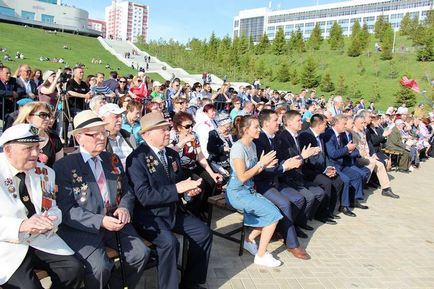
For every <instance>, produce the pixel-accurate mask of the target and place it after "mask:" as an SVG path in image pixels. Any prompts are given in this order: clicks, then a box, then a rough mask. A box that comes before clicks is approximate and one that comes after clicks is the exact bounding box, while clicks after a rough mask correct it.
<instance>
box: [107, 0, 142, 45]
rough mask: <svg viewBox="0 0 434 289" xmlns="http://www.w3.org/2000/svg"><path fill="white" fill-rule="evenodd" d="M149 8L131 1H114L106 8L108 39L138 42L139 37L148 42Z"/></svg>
mask: <svg viewBox="0 0 434 289" xmlns="http://www.w3.org/2000/svg"><path fill="white" fill-rule="evenodd" d="M148 17H149V7H148V6H146V5H143V4H138V3H133V2H130V1H122V0H113V1H112V5H111V6H108V7H106V8H105V21H106V25H107V27H106V29H107V32H106V37H107V38H113V39H121V40H130V41H133V42H136V41H137V39H138V37H139V36H140V37H142V38H143V40H144V41H146V37H147V34H148Z"/></svg>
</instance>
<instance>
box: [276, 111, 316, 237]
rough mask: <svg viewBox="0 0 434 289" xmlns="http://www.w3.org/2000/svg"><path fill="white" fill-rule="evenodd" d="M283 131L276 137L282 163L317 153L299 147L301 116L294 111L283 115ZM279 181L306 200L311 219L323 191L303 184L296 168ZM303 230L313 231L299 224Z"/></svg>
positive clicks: (311, 185)
mask: <svg viewBox="0 0 434 289" xmlns="http://www.w3.org/2000/svg"><path fill="white" fill-rule="evenodd" d="M283 123H284V125H285V129H284V130H283V131H282V132H281V133H280V134H279V135H278V140H277V143H278V144H277V157H278V159H279V161H284V160H287V159H289V158H292V157H297V158H299V159H301V160H302V161H303V160H305V159H307V158H309V157H311V156H313V155H315V154H318V153H319V148H313V147H303V148H301V147H300V144H299V141H298V132H299V131H300V130H301V126H302V122H301V114H300V113H299V112H298V111H296V110H290V111H288V112H286V113H285V114H284V115H283ZM279 181H281V182H282V183H284V184H285V185H286V186H289V187H292V188H294V189H295V190H297V191H298V192H299V193H300V194H301V195H303V197H304V198H305V199H306V216H307V219H312V218H313V217H314V216H315V214H316V211H317V209H318V208H319V206H320V205H321V203H322V201H323V199H324V191H323V189H321V188H320V187H319V186H317V185H315V184H313V183H310V182H305V180H304V177H303V172H302V170H301V168H296V169H293V170H290V171H287V172H285V173H284V174H283V175H282V176H281V177H280V178H279ZM298 226H299V227H301V228H303V229H307V230H310V229H313V228H312V227H310V226H309V225H307V224H299V225H298Z"/></svg>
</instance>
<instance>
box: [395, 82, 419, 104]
mask: <svg viewBox="0 0 434 289" xmlns="http://www.w3.org/2000/svg"><path fill="white" fill-rule="evenodd" d="M394 96H395V104H396V105H398V106H400V105H402V104H403V103H405V105H406V106H407V107H413V106H414V105H415V104H416V94H415V93H414V92H413V91H412V90H411V89H409V88H407V87H405V86H401V87H400V89H399V90H398V91H397V92H396V93H395V94H394Z"/></svg>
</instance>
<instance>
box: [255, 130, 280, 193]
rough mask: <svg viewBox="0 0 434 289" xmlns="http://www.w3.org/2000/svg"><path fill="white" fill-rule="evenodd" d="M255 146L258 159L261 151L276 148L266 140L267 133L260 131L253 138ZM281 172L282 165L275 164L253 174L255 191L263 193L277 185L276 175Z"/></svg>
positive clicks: (265, 152) (267, 151) (265, 151)
mask: <svg viewBox="0 0 434 289" xmlns="http://www.w3.org/2000/svg"><path fill="white" fill-rule="evenodd" d="M274 139H275V140H274V142H275V143H276V142H277V137H274ZM253 142H254V143H255V146H256V154H257V155H258V160H259V158H260V157H261V154H262V152H264V154H267V153H269V152H270V151H272V150H273V149H274V150H276V149H277V148H276V147H275V148H272V147H271V144H270V141H269V140H268V137H267V135H266V134H265V133H264V132H261V133H260V134H259V138H258V139H255V140H253ZM282 173H283V167H282V165H277V166H275V167H274V168H271V169H265V170H263V171H262V172H261V173H260V174H257V175H256V176H254V178H253V181H254V182H255V186H256V191H257V192H258V193H260V194H264V193H265V192H266V191H268V190H269V189H270V188H272V187H276V188H277V187H278V176H279V175H281V174H282Z"/></svg>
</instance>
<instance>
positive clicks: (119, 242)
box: [115, 231, 128, 289]
mask: <svg viewBox="0 0 434 289" xmlns="http://www.w3.org/2000/svg"><path fill="white" fill-rule="evenodd" d="M115 236H116V244H117V246H118V253H119V265H120V267H121V277H122V287H123V288H124V289H128V285H127V281H126V278H125V269H124V251H123V250H122V244H121V238H120V236H119V232H118V231H117V232H115Z"/></svg>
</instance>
